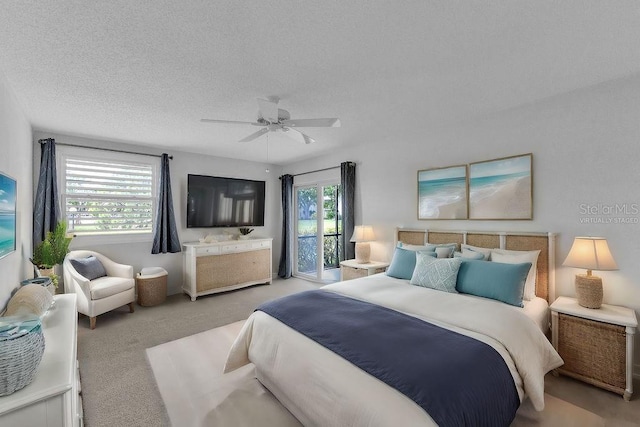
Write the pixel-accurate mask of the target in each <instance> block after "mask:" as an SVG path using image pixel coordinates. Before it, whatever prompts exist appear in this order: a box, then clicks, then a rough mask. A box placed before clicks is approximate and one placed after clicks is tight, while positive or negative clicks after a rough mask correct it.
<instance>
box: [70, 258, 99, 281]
mask: <svg viewBox="0 0 640 427" xmlns="http://www.w3.org/2000/svg"><path fill="white" fill-rule="evenodd" d="M69 261H71V265H73V268H75V269H76V271H77V272H78V273H80V275H81V276H84V277H86V278H87V279H89V280H93V279H97V278H98V277H104V276H106V275H107V271H106V270H105V269H104V266H103V265H102V263H101V262H100V260H99V259H98V258H96V257H94V256H93V255H89V256H88V257H86V258H76V259H70V260H69Z"/></svg>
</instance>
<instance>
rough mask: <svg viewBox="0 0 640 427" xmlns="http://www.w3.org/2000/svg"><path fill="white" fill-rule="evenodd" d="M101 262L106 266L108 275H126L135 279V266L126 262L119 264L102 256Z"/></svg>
mask: <svg viewBox="0 0 640 427" xmlns="http://www.w3.org/2000/svg"><path fill="white" fill-rule="evenodd" d="M100 262H102V265H103V266H104V269H105V271H106V272H107V276H113V277H124V278H126V279H133V266H131V265H126V264H118V263H117V262H115V261H112V260H110V259H109V258H107V257H100Z"/></svg>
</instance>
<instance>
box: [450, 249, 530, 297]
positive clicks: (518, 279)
mask: <svg viewBox="0 0 640 427" xmlns="http://www.w3.org/2000/svg"><path fill="white" fill-rule="evenodd" d="M457 259H460V260H462V264H461V265H460V270H459V271H458V282H457V283H456V289H457V290H458V292H460V293H464V294H471V295H476V296H479V297H485V298H491V299H494V300H497V301H502V302H504V303H507V304H510V305H515V306H516V307H524V304H522V294H523V292H524V283H525V281H526V280H527V275H528V274H529V269H530V268H531V263H530V262H525V263H522V264H504V263H501V262H489V261H479V260H473V259H467V258H457Z"/></svg>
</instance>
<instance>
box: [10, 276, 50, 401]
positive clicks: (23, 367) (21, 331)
mask: <svg viewBox="0 0 640 427" xmlns="http://www.w3.org/2000/svg"><path fill="white" fill-rule="evenodd" d="M34 286H37V285H34ZM47 293H48V292H47ZM43 354H44V335H43V334H42V329H41V323H40V319H39V318H38V317H37V316H32V317H31V318H29V319H26V318H25V317H24V316H15V317H14V316H10V317H0V396H6V395H8V394H11V393H13V392H15V391H18V390H20V389H21V388H23V387H25V386H27V385H29V384H30V383H31V381H33V378H34V376H35V373H36V371H37V369H38V365H39V364H40V360H42V355H43Z"/></svg>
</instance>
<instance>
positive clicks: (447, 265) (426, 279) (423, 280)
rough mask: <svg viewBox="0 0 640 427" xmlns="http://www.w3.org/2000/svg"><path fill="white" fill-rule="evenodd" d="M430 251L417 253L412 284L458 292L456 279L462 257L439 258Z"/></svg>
mask: <svg viewBox="0 0 640 427" xmlns="http://www.w3.org/2000/svg"><path fill="white" fill-rule="evenodd" d="M428 254H429V252H418V253H417V254H416V268H415V269H414V270H413V275H412V276H411V282H410V283H411V284H412V285H417V286H423V287H425V288H431V289H436V290H438V291H444V292H451V293H458V291H457V290H456V279H457V277H458V269H460V264H461V263H462V260H461V259H460V258H446V259H438V258H433V257H432V256H429V255H428Z"/></svg>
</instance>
